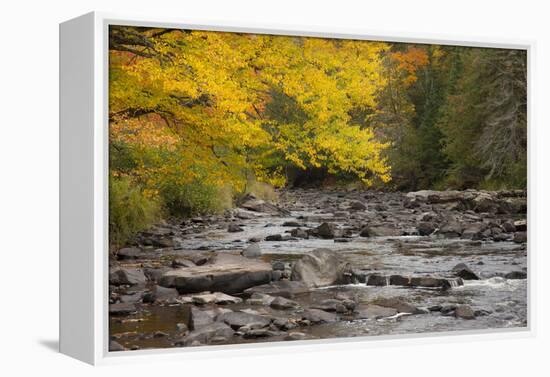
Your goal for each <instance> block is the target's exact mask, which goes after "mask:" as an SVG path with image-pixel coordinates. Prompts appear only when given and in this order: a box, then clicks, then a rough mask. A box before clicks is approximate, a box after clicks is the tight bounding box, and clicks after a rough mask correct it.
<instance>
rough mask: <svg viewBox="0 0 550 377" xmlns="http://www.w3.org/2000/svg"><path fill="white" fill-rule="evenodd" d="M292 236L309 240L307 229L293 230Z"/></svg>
mask: <svg viewBox="0 0 550 377" xmlns="http://www.w3.org/2000/svg"><path fill="white" fill-rule="evenodd" d="M290 235H291V236H292V237H296V238H305V239H307V238H309V233H308V232H307V231H306V230H305V229H300V228H296V229H292V230H291V231H290Z"/></svg>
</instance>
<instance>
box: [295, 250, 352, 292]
mask: <svg viewBox="0 0 550 377" xmlns="http://www.w3.org/2000/svg"><path fill="white" fill-rule="evenodd" d="M348 267H349V266H348V265H347V264H346V263H343V262H342V261H341V260H340V258H339V257H338V255H337V254H336V253H335V252H333V251H332V250H329V249H315V250H313V251H310V252H309V253H308V254H306V255H304V256H303V257H302V258H301V259H300V260H299V261H297V262H296V263H294V266H293V267H292V274H291V277H290V278H291V280H295V281H301V282H303V283H304V284H305V285H307V286H309V287H323V286H327V285H334V284H341V283H344V282H346V274H347V272H348V269H349V268H348Z"/></svg>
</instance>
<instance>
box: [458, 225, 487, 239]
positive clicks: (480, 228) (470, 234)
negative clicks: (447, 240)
mask: <svg viewBox="0 0 550 377" xmlns="http://www.w3.org/2000/svg"><path fill="white" fill-rule="evenodd" d="M486 229H487V226H486V225H485V224H483V223H481V222H478V223H474V224H469V225H467V226H466V227H465V228H464V231H463V232H462V237H463V238H469V239H472V240H477V239H482V238H483V232H484V231H485V230H486Z"/></svg>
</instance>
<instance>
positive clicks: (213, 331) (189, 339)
mask: <svg viewBox="0 0 550 377" xmlns="http://www.w3.org/2000/svg"><path fill="white" fill-rule="evenodd" d="M234 333H235V332H234V331H233V330H232V329H231V327H229V326H228V325H226V324H225V323H223V322H214V323H211V324H209V325H206V326H203V327H201V328H199V329H197V330H194V331H192V332H190V333H189V335H187V336H186V337H185V338H184V339H183V342H181V343H183V344H184V345H186V346H190V345H197V344H208V343H209V342H210V341H211V340H212V339H214V338H217V339H218V341H220V340H221V338H223V339H225V340H229V339H231V338H232V337H233V334H234ZM178 343H179V342H176V344H178Z"/></svg>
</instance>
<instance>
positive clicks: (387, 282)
mask: <svg viewBox="0 0 550 377" xmlns="http://www.w3.org/2000/svg"><path fill="white" fill-rule="evenodd" d="M386 285H390V277H389V276H388V275H386Z"/></svg>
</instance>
